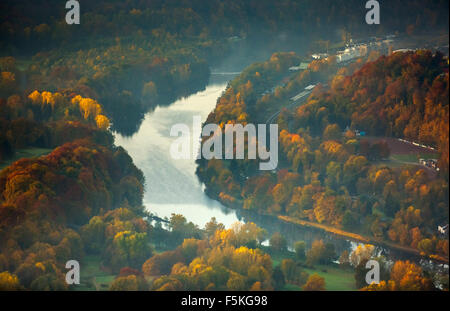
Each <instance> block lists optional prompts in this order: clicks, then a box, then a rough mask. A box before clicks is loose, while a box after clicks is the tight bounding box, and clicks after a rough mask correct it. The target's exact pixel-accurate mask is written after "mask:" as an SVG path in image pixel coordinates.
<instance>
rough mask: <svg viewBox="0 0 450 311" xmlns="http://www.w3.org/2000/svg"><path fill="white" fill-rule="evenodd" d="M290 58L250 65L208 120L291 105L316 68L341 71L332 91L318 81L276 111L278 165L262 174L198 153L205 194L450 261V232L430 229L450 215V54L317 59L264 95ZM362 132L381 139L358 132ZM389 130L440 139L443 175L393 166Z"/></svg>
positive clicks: (253, 117) (256, 117) (246, 118)
mask: <svg viewBox="0 0 450 311" xmlns="http://www.w3.org/2000/svg"><path fill="white" fill-rule="evenodd" d="M292 57H293V55H291V54H286V55H282V54H274V55H273V56H272V57H271V58H270V59H269V60H268V61H266V62H265V63H263V64H261V65H259V66H253V67H251V68H249V69H248V71H244V72H243V74H242V75H241V76H240V77H238V78H236V79H235V80H234V81H233V82H232V83H230V86H229V88H228V89H227V91H226V93H225V94H224V95H223V96H222V97H221V98H220V99H219V101H218V104H217V106H216V109H215V110H214V111H213V112H212V113H211V114H210V115H209V117H208V122H213V123H217V124H221V125H222V126H223V124H226V123H235V122H236V123H246V122H253V123H260V122H261V121H263V120H265V119H266V118H267V111H270V106H271V105H277V104H278V105H279V103H282V102H283V101H284V102H286V101H287V99H288V98H289V97H290V96H292V94H295V93H293V91H292V90H291V89H292V88H293V86H297V88H294V89H298V86H304V85H307V84H308V83H309V81H310V77H311V76H312V75H314V74H317V72H315V71H316V70H318V72H321V73H322V74H324V73H326V72H333V71H334V72H336V74H335V75H333V77H332V79H331V80H330V81H329V85H330V87H329V88H326V87H324V86H323V85H322V86H319V87H317V88H316V89H315V90H314V92H313V93H312V94H311V95H310V97H309V98H308V100H307V101H306V103H305V104H304V105H301V106H300V107H298V108H296V109H294V110H287V109H284V110H283V111H282V113H280V115H279V117H278V119H277V120H276V122H277V123H278V124H279V127H280V136H279V139H280V141H279V144H280V150H281V151H282V152H281V156H280V161H281V162H282V165H281V167H280V166H279V167H278V169H277V170H275V171H272V172H270V173H263V172H260V171H258V170H257V166H256V161H255V160H248V159H247V160H217V159H212V160H209V161H206V160H204V159H202V160H198V161H197V162H198V164H199V167H198V168H197V173H198V175H199V177H200V178H201V179H202V180H203V181H204V182H205V184H206V187H207V189H206V191H207V193H208V194H209V195H211V196H212V197H214V198H217V199H219V200H220V201H221V202H223V203H224V204H225V205H227V206H230V207H234V208H243V209H246V210H252V211H256V212H258V213H262V214H273V215H286V216H290V217H293V218H294V219H303V220H307V221H311V222H317V223H319V224H327V225H330V226H331V227H336V228H340V229H345V230H347V231H350V232H355V233H361V234H364V235H368V236H370V237H372V238H373V239H375V240H378V241H390V242H394V243H398V244H400V245H403V246H408V247H411V248H413V249H417V250H418V251H419V252H420V253H421V254H423V255H426V256H431V257H432V258H433V257H435V258H437V257H443V258H448V239H446V238H445V237H444V238H442V237H441V236H440V235H439V233H438V232H437V231H435V230H434V228H437V226H438V225H439V224H442V223H446V222H447V220H448V141H449V140H448V91H449V90H448V85H449V84H448V59H446V58H445V57H444V56H443V55H442V54H439V53H436V54H432V53H431V52H429V51H418V52H409V53H394V54H392V55H390V56H381V57H379V58H378V59H376V60H375V61H369V59H367V62H366V63H363V62H361V61H360V62H359V63H356V64H353V65H352V66H351V67H352V68H340V69H338V68H337V67H336V64H335V63H334V62H333V60H332V59H329V60H327V61H325V62H323V61H321V62H322V63H324V64H321V65H320V66H319V65H318V64H314V62H313V63H312V64H311V65H310V67H309V68H308V69H307V70H305V71H303V72H301V73H298V74H296V75H294V77H291V78H290V80H288V81H287V82H286V83H285V85H284V86H282V87H278V88H277V89H276V90H275V92H274V93H271V94H266V95H263V96H262V97H261V95H259V94H261V91H262V90H264V89H265V88H266V85H265V81H271V80H272V79H273V78H274V77H276V76H277V75H278V74H279V72H283V71H286V68H287V67H288V66H289V61H290V60H291V58H292ZM358 67H359V68H358ZM265 68H270V69H268V71H266V72H264V71H262V69H265ZM333 68H334V69H333ZM255 111H258V112H259V113H255ZM346 128H347V130H345V129H346ZM356 129H359V130H361V131H363V130H364V131H365V132H367V133H368V135H369V136H371V137H378V138H379V139H375V140H368V139H366V138H364V137H357V136H356V135H355V130H356ZM383 137H395V138H406V139H408V140H412V141H417V142H420V143H423V144H427V145H432V146H434V147H435V148H436V149H437V150H438V151H439V154H440V159H439V162H438V166H439V168H440V171H439V173H438V174H437V176H434V175H430V174H429V172H427V171H426V170H425V169H423V168H420V167H418V166H408V165H402V166H392V165H389V163H388V162H387V159H388V158H389V155H390V149H389V147H388V145H387V144H386V142H385V141H384V140H383V139H382V138H383Z"/></svg>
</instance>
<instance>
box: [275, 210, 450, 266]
mask: <svg viewBox="0 0 450 311" xmlns="http://www.w3.org/2000/svg"><path fill="white" fill-rule="evenodd" d="M275 217H276V218H278V219H280V220H281V221H284V222H286V223H290V224H294V225H298V226H301V227H309V228H316V229H320V230H323V231H325V232H327V233H331V234H333V235H336V236H338V237H341V238H342V237H344V238H348V239H350V240H353V241H355V242H361V243H367V244H373V245H377V246H381V247H385V248H388V249H393V250H396V251H401V252H404V253H408V254H411V255H414V256H417V257H420V258H422V259H427V260H433V261H436V262H438V263H440V264H447V265H448V264H449V259H448V258H445V257H442V256H439V255H429V256H425V255H422V254H421V253H420V251H419V250H417V249H415V248H412V247H408V246H403V245H399V244H395V243H391V242H387V241H378V240H375V239H374V238H370V237H366V236H362V235H360V234H357V233H352V232H348V231H344V230H341V229H338V228H334V227H331V226H328V225H322V224H318V223H314V222H310V221H306V220H301V219H294V218H292V217H289V216H285V215H278V216H275Z"/></svg>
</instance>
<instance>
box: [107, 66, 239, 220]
mask: <svg viewBox="0 0 450 311" xmlns="http://www.w3.org/2000/svg"><path fill="white" fill-rule="evenodd" d="M234 76H235V73H233V74H217V75H216V74H214V75H211V78H210V82H209V84H208V85H207V86H206V88H205V90H203V91H200V92H197V93H195V94H193V95H190V96H188V97H186V98H182V99H179V100H177V101H175V102H174V103H172V104H171V105H170V106H166V107H157V108H156V109H155V110H154V111H151V112H148V113H147V114H146V115H145V118H144V121H143V122H142V124H141V127H140V128H139V131H138V132H137V133H135V134H134V135H133V136H131V137H123V136H122V135H120V134H117V133H116V134H115V139H116V144H117V145H119V146H122V147H124V148H125V149H126V150H127V151H128V153H129V154H130V156H131V157H132V158H133V161H134V163H135V165H136V166H137V167H138V168H140V169H141V170H142V171H143V173H144V175H145V180H146V185H145V194H144V205H145V206H146V208H147V209H148V210H149V211H150V212H152V213H153V214H156V215H158V216H159V217H162V218H163V217H168V218H170V215H171V214H172V213H177V214H182V215H184V216H185V217H186V218H187V220H188V221H192V222H193V223H195V224H197V225H198V226H199V227H203V226H204V225H205V223H206V222H208V221H209V220H210V219H211V217H216V219H217V221H219V222H222V223H223V224H224V225H226V226H227V227H229V226H230V225H231V224H232V223H234V222H236V221H238V217H237V216H236V213H235V212H234V211H233V210H229V209H226V208H225V207H224V206H222V205H221V204H220V203H219V202H217V201H215V200H212V199H210V198H208V197H207V196H206V194H205V193H204V192H203V188H202V184H201V183H200V181H199V180H198V178H197V176H196V174H195V169H196V163H195V159H194V158H193V157H192V158H191V159H189V160H176V159H172V157H171V156H170V145H171V144H172V143H173V142H174V141H175V140H176V139H177V138H178V137H171V136H170V129H171V128H172V126H173V125H174V124H178V123H182V124H186V125H187V126H189V128H190V131H191V141H190V142H189V146H191V148H192V147H193V148H195V150H198V147H199V140H198V139H195V142H194V143H193V142H192V140H193V139H192V133H193V132H194V130H195V131H200V130H201V125H200V124H197V128H196V129H193V117H194V116H200V117H201V120H202V122H204V121H205V120H206V118H207V116H208V114H209V113H210V112H211V111H212V110H213V109H214V107H215V105H216V102H217V99H218V98H219V97H220V96H221V94H222V92H223V91H224V90H225V88H226V86H227V83H228V80H230V79H232V78H233V77H234ZM191 152H192V150H191Z"/></svg>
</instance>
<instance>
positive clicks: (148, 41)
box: [0, 0, 448, 291]
mask: <svg viewBox="0 0 450 311" xmlns="http://www.w3.org/2000/svg"><path fill="white" fill-rule="evenodd" d="M422 2H423V1H420V0H412V1H411V0H410V1H407V0H399V1H395V2H389V3H386V4H385V5H386V12H388V13H387V14H386V15H384V17H383V23H382V25H381V26H380V27H379V28H377V30H376V31H373V29H371V28H369V27H368V26H367V25H365V24H364V23H363V22H362V21H363V19H362V18H360V15H361V8H360V7H361V5H360V4H361V1H359V0H348V1H343V2H341V1H335V0H323V1H320V2H319V1H310V0H308V1H295V0H281V1H268V0H250V1H243V0H233V1H228V0H226V1H222V0H211V1H204V0H183V1H178V0H177V1H175V0H170V1H167V0H156V1H154V0H151V1H150V0H126V1H104V0H99V1H84V2H83V3H82V15H81V24H80V25H79V27H71V26H69V25H67V24H66V23H65V21H64V16H65V13H66V11H65V9H64V6H63V5H60V4H61V2H60V1H44V0H36V1H31V2H30V1H17V0H15V1H13V0H4V1H1V3H0V291H3V290H39V291H40V290H74V288H73V287H71V286H69V285H68V284H67V283H66V282H65V273H66V269H65V263H66V262H67V261H68V260H71V259H73V258H78V259H79V260H80V261H81V263H82V264H83V266H84V265H86V266H88V267H89V268H92V270H93V272H92V271H88V272H86V273H87V274H89V273H91V272H92V275H90V274H89V277H86V278H83V280H82V284H81V288H82V289H83V290H105V289H107V290H157V291H160V290H161V291H162V290H255V291H261V290H305V291H321V290H329V289H335V288H337V287H338V286H341V285H340V284H338V285H336V284H335V283H336V281H335V280H333V278H330V275H331V273H328V272H330V271H332V272H333V273H334V272H336V271H339V272H338V273H341V274H340V275H345V277H346V278H347V279H348V278H349V279H350V281H351V282H350V283H349V284H347V285H346V286H347V287H346V288H345V289H347V290H356V289H362V290H437V289H446V290H448V278H447V280H445V278H444V280H441V279H440V278H441V276H440V275H432V274H430V273H429V272H427V271H424V270H423V269H422V268H421V267H420V266H419V265H417V264H416V263H414V262H412V261H408V260H398V261H396V262H394V263H390V262H388V260H386V259H385V258H383V257H377V258H378V259H379V261H380V262H381V263H382V275H381V278H382V282H380V284H378V285H374V284H372V285H370V286H367V284H366V283H365V279H364V275H365V273H366V269H365V264H366V262H367V261H368V260H369V259H370V258H374V257H376V256H378V254H377V253H376V250H375V247H374V246H373V245H369V244H367V245H365V246H358V247H357V248H356V249H355V250H354V251H352V252H343V253H341V254H338V253H337V251H336V250H335V248H334V245H333V244H332V243H329V242H327V241H324V240H322V239H318V240H316V241H314V242H313V243H312V245H311V246H310V247H309V246H307V245H306V243H305V242H304V241H297V242H296V243H295V245H294V251H292V249H291V250H289V249H288V246H287V242H286V238H285V237H283V236H282V235H281V234H280V233H274V234H272V235H271V236H269V235H268V233H267V232H266V231H265V230H264V229H262V228H260V227H258V226H257V225H256V224H254V223H252V222H248V223H246V224H242V223H236V224H234V225H233V226H231V227H230V228H225V226H224V225H223V224H221V223H219V222H217V221H216V219H214V218H213V219H211V220H210V221H209V222H208V223H206V224H205V225H204V227H202V228H200V227H199V226H198V225H195V224H194V223H192V222H190V221H189V220H188V219H186V218H185V217H184V216H183V215H180V214H172V216H171V217H170V219H160V218H158V217H155V215H153V214H152V213H151V212H149V211H148V210H146V208H145V206H144V202H143V196H144V187H145V184H146V182H148V181H146V180H145V178H144V174H143V172H142V171H141V170H140V169H139V168H138V167H136V165H135V164H134V163H133V159H132V158H131V157H130V155H129V154H128V153H127V151H126V150H125V149H123V148H122V147H119V146H117V145H116V144H115V142H114V136H113V133H114V132H118V133H121V134H123V135H124V136H132V135H133V134H134V133H135V132H136V131H137V130H138V129H139V127H140V125H141V122H142V120H143V118H144V115H145V113H147V112H149V111H151V110H152V109H156V107H157V106H164V105H169V104H170V103H171V102H173V101H174V100H176V99H179V98H181V97H183V96H186V95H188V94H192V93H195V92H196V91H198V90H201V89H203V88H204V87H205V85H206V84H207V83H208V79H209V77H210V73H211V68H212V67H213V66H214V65H217V64H219V63H220V59H222V58H226V57H228V56H229V55H233V53H235V52H237V51H241V50H246V49H251V50H258V49H263V48H267V49H268V51H270V52H273V51H275V50H276V51H280V52H277V53H273V54H272V56H271V57H270V58H269V59H268V60H267V61H259V62H255V61H254V60H252V63H253V64H252V65H250V66H248V67H247V68H246V69H245V70H244V71H243V72H242V73H241V74H240V75H239V76H238V77H236V79H234V80H233V81H231V82H230V84H229V85H228V87H227V90H226V92H225V93H224V94H223V96H221V97H220V99H219V101H218V103H217V106H216V108H215V110H214V111H213V112H212V113H211V114H210V115H209V117H208V120H207V122H210V123H216V124H220V126H224V124H226V123H236V122H239V123H244V124H245V123H248V122H254V123H257V122H261V123H264V122H265V121H266V119H267V118H268V117H269V116H270V113H272V112H274V111H277V110H278V109H281V108H282V107H283V105H284V104H286V102H287V101H288V100H289V98H290V97H291V96H294V95H296V93H298V89H303V88H304V87H306V86H307V85H309V84H311V83H315V82H316V81H319V80H321V81H322V80H324V81H327V82H328V84H329V86H330V87H326V86H325V85H323V84H322V85H320V86H318V87H317V88H316V90H315V91H314V92H313V93H312V95H311V96H310V97H309V99H308V101H307V103H306V104H305V105H303V106H301V107H299V108H298V109H296V110H295V111H289V110H282V112H281V113H280V114H279V116H278V117H277V119H276V122H277V123H278V125H279V128H280V150H281V151H282V152H281V153H280V154H281V155H282V157H281V164H280V165H281V166H282V167H281V168H280V169H279V170H278V171H276V172H271V173H267V174H263V175H260V174H259V172H258V171H257V170H256V167H257V165H256V163H255V162H254V161H248V160H242V161H239V160H233V161H220V160H210V161H204V160H202V161H199V162H198V163H197V164H198V169H197V172H198V175H199V177H200V179H201V180H202V181H203V182H204V183H205V185H206V192H207V193H208V195H210V196H211V197H213V198H216V199H218V200H219V201H220V202H222V203H223V204H224V205H226V206H228V207H232V208H242V209H245V210H249V211H254V212H256V213H261V214H271V215H275V216H280V215H282V216H288V217H292V218H293V219H300V220H307V221H310V222H314V223H320V224H326V225H329V226H332V227H336V228H340V229H343V230H346V231H349V232H355V233H360V234H365V235H368V236H370V237H372V238H374V239H375V240H377V241H389V242H392V243H395V244H399V245H403V246H407V247H409V248H412V249H414V250H417V251H418V252H420V254H421V255H422V256H423V257H428V258H432V259H442V258H444V259H447V261H448V239H443V238H441V237H439V236H438V235H437V234H436V233H435V230H434V228H435V227H436V226H437V225H440V224H442V223H443V222H445V221H448V58H445V57H444V56H443V55H441V54H439V53H436V54H433V53H431V52H429V51H419V52H415V53H398V54H393V55H391V56H388V57H385V56H380V55H379V54H377V53H371V54H370V55H369V56H368V57H367V59H364V60H362V59H361V60H358V61H357V62H356V63H354V64H350V65H349V66H347V67H345V68H340V67H339V66H338V65H337V64H336V62H335V60H334V59H333V58H330V59H329V60H325V61H314V62H312V63H311V64H310V65H309V67H308V69H307V70H304V71H301V72H298V73H297V74H294V75H292V76H290V77H286V76H285V73H286V72H287V71H288V69H289V67H291V66H295V65H298V64H299V62H301V61H302V60H303V59H304V58H303V56H299V54H296V53H294V52H287V51H290V50H302V51H304V52H306V51H311V49H313V48H314V49H315V48H320V49H324V47H325V46H328V45H329V44H332V43H335V42H339V43H342V42H346V41H348V39H349V38H350V37H351V36H372V35H373V36H375V35H381V34H385V33H390V32H402V33H403V32H406V33H407V34H408V35H414V34H427V33H430V32H437V33H441V32H447V31H448V13H447V12H448V1H446V0H436V1H429V3H428V5H427V8H426V9H423V3H422ZM405 7H407V8H408V10H405V9H404V8H405ZM362 11H363V12H364V10H362ZM280 38H289V39H282V40H281V39H280ZM280 40H281V44H280ZM272 87H274V92H269V93H265V94H264V92H266V91H267V90H268V89H270V88H272ZM262 94H264V95H262ZM347 127H348V128H349V129H350V130H348V131H345V129H346V128H347ZM355 129H359V130H364V131H366V132H367V133H369V135H371V136H376V137H393V138H405V139H409V140H414V141H418V142H421V143H423V144H427V145H431V146H433V147H435V148H436V149H437V150H438V152H439V155H440V159H439V164H438V165H439V168H440V171H439V173H438V174H436V176H435V175H430V174H427V171H425V170H424V169H419V168H418V167H409V166H405V167H403V166H401V167H397V166H389V165H388V164H386V163H385V162H384V160H386V159H387V158H388V157H389V155H390V153H391V151H390V150H389V147H388V146H387V144H386V143H385V142H384V141H383V140H382V139H379V140H375V141H371V140H365V139H360V138H357V137H356V136H355V134H354V130H355ZM344 131H345V132H344ZM26 152H28V153H26ZM24 153H26V154H31V155H34V156H26V157H24V156H21V155H23V154H24ZM267 241H268V243H265V242H267ZM337 262H338V263H337ZM83 273H84V272H83ZM102 278H103V279H102ZM438 279H439V280H438ZM105 280H106V281H105ZM438 283H439V284H441V285H442V284H443V285H442V286H441V287H438V286H436V284H438Z"/></svg>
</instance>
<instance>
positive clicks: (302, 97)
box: [266, 90, 312, 125]
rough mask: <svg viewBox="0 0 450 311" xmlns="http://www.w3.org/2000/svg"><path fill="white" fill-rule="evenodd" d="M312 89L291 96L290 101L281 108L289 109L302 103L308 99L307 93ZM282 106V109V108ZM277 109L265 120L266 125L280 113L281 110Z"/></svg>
mask: <svg viewBox="0 0 450 311" xmlns="http://www.w3.org/2000/svg"><path fill="white" fill-rule="evenodd" d="M311 92H312V90H310V91H302V92H300V93H299V94H297V95H296V96H294V97H292V98H291V100H292V103H290V104H289V105H287V106H286V107H283V108H288V109H290V108H291V107H293V106H296V105H298V104H304V103H305V101H306V99H308V96H309V94H311ZM283 108H282V109H283ZM282 109H280V110H278V111H277V112H275V113H274V114H272V115H271V116H270V117H269V118H268V119H267V121H266V125H269V124H271V123H272V122H273V120H274V119H275V118H276V117H278V115H279V114H280V112H281V110H282Z"/></svg>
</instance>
